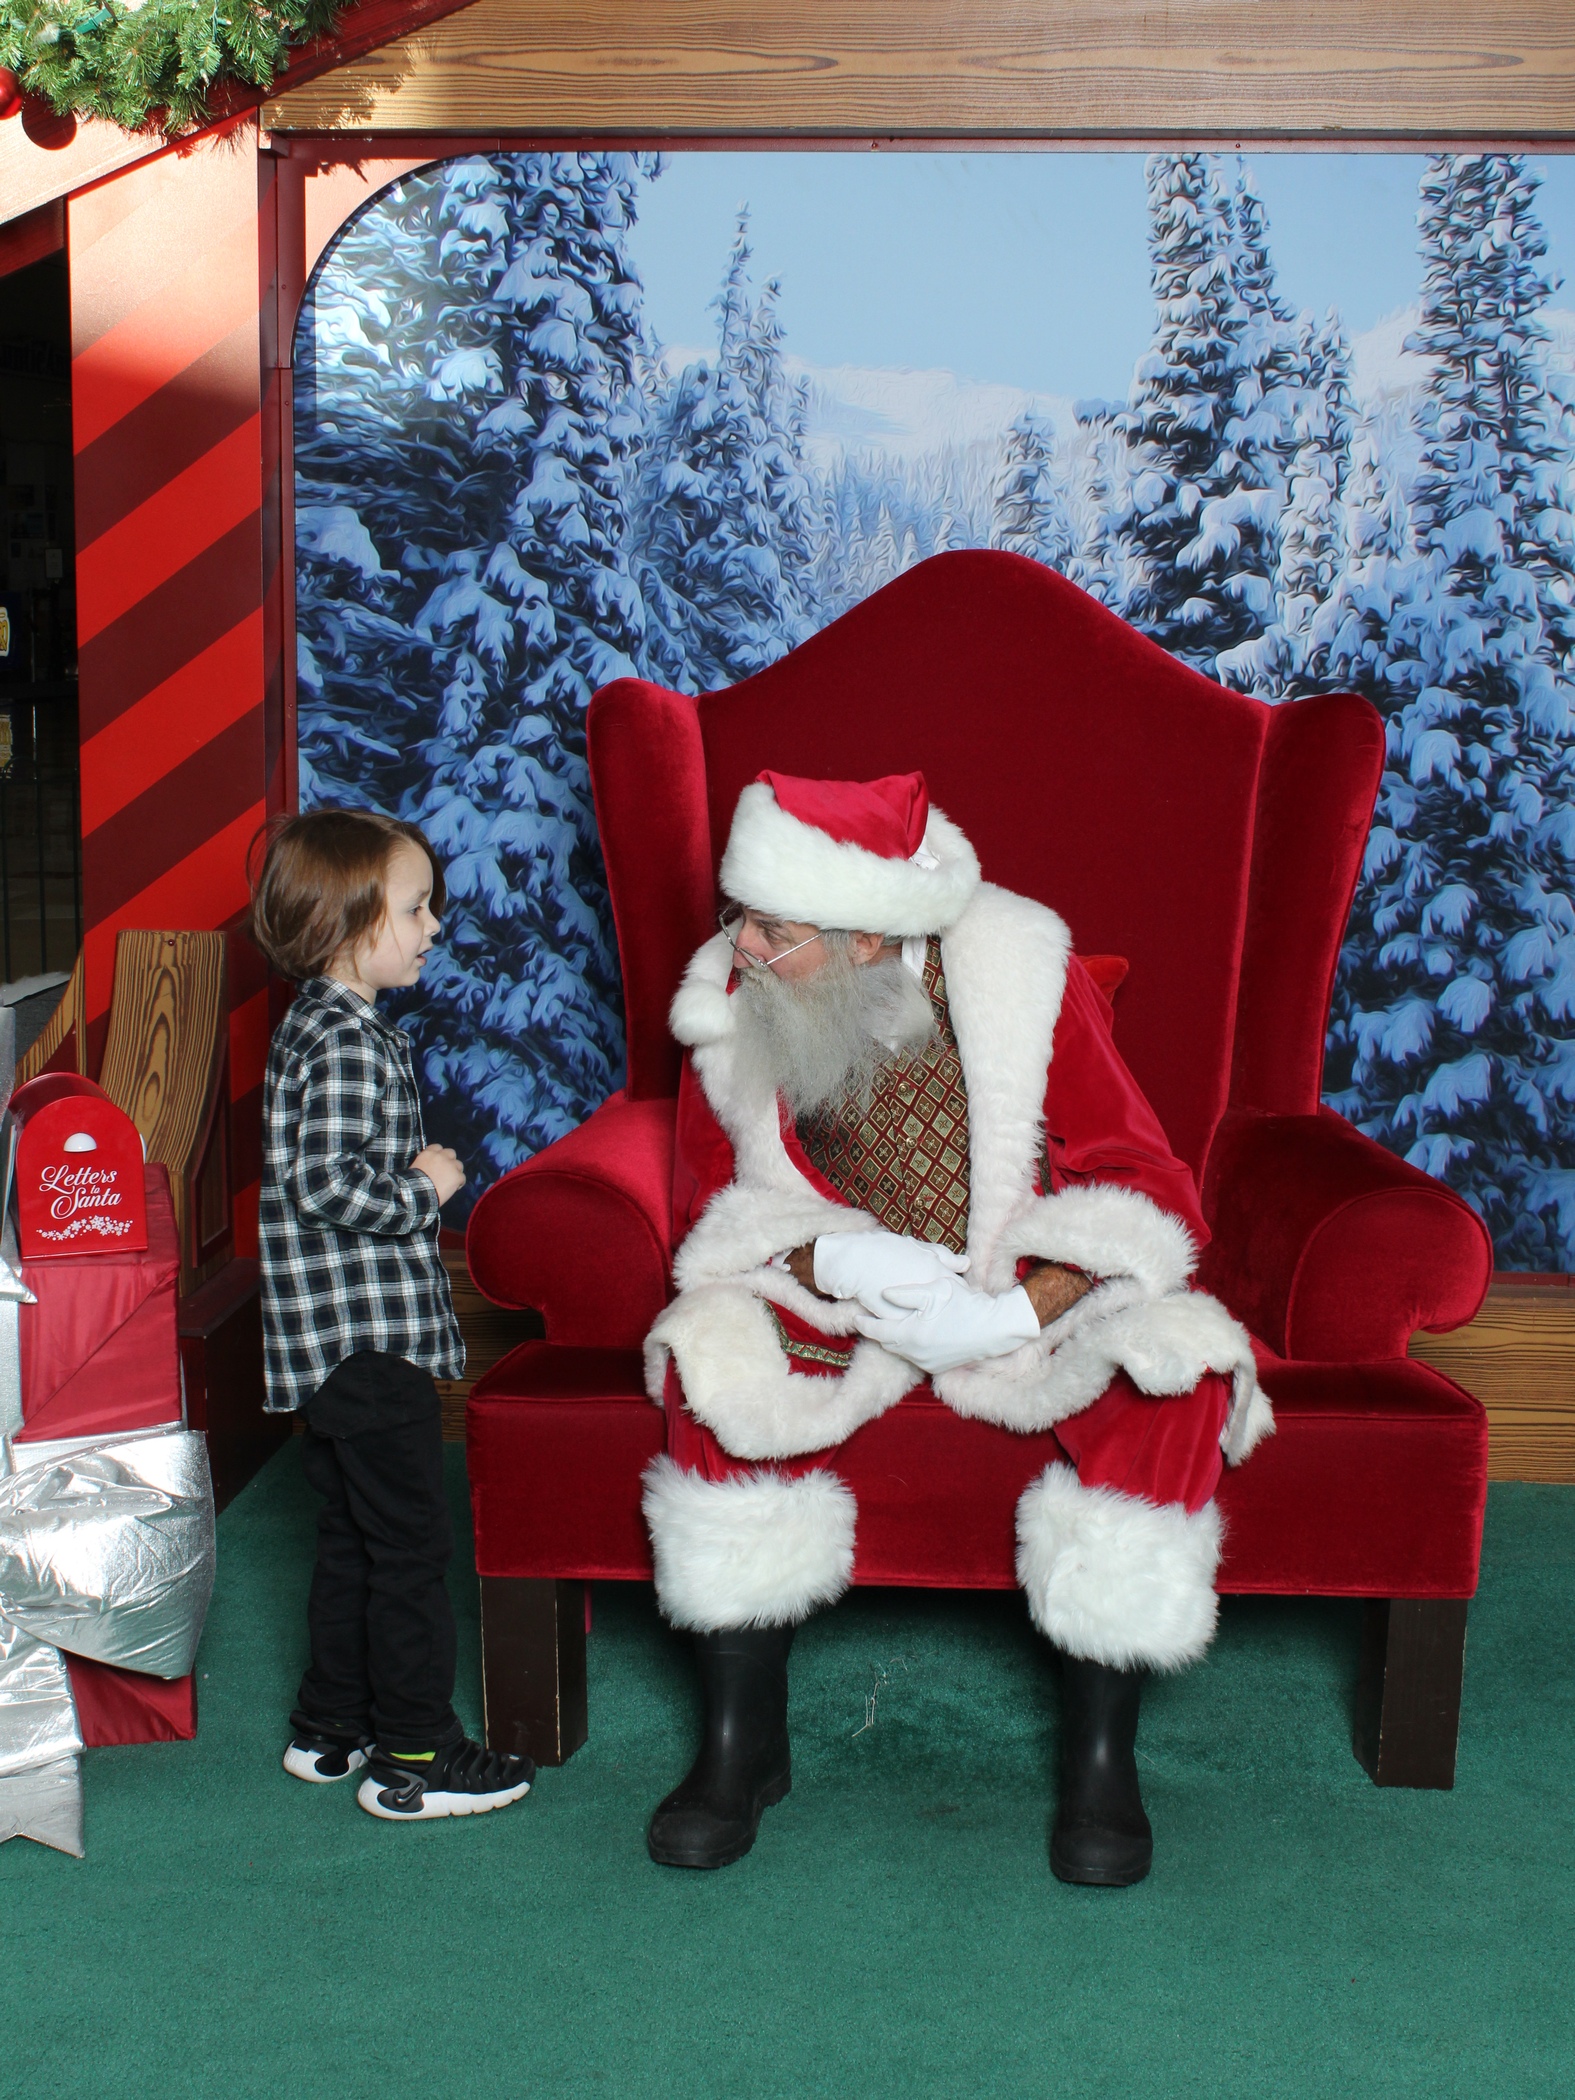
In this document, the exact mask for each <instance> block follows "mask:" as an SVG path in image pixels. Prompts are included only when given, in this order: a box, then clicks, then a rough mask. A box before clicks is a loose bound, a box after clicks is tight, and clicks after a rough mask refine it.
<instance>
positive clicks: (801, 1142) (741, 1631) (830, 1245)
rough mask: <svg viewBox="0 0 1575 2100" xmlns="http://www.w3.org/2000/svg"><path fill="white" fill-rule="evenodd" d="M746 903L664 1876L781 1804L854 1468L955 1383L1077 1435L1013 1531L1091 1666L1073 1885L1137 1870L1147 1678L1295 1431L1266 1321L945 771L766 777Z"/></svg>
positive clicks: (1067, 1786) (1064, 1846) (1047, 1605)
mask: <svg viewBox="0 0 1575 2100" xmlns="http://www.w3.org/2000/svg"><path fill="white" fill-rule="evenodd" d="M721 883H722V890H723V892H724V895H725V896H726V897H727V898H728V899H729V900H730V902H729V904H728V906H727V908H726V909H725V910H724V911H723V913H722V916H721V928H720V931H719V932H718V933H717V935H716V936H715V937H714V938H713V939H712V940H709V941H707V942H706V944H705V946H704V947H702V948H701V949H700V951H699V953H698V954H697V955H696V956H695V957H694V959H693V961H692V962H691V964H690V966H689V969H688V971H687V973H686V975H685V978H684V982H683V984H682V986H681V988H680V989H679V992H678V994H677V997H676V998H675V999H674V1001H673V1006H672V1026H673V1031H674V1033H675V1034H676V1036H677V1037H678V1039H679V1041H680V1042H682V1043H683V1044H684V1045H685V1046H686V1048H687V1050H688V1056H687V1058H686V1060H685V1067H684V1075H683V1081H682V1085H681V1089H680V1095H679V1111H678V1165H677V1175H676V1195H677V1204H676V1210H677V1216H676V1230H677V1231H678V1233H679V1234H680V1236H681V1244H680V1246H679V1249H678V1253H677V1257H676V1260H675V1263H674V1277H675V1281H676V1283H677V1285H678V1295H677V1297H676V1298H675V1299H674V1300H673V1302H672V1303H671V1304H670V1305H669V1306H668V1307H667V1309H666V1310H665V1311H664V1312H663V1313H662V1315H661V1317H660V1318H659V1319H658V1320H657V1322H656V1324H655V1326H654V1327H653V1328H652V1330H651V1333H650V1336H649V1338H648V1341H647V1344H646V1366H647V1377H648V1382H649V1387H650V1391H651V1395H652V1398H653V1399H656V1400H658V1401H660V1402H661V1404H662V1405H663V1406H664V1407H665V1409H666V1414H667V1450H666V1453H665V1455H664V1456H663V1457H661V1458H659V1459H657V1460H656V1462H655V1463H654V1464H653V1465H652V1467H651V1468H650V1470H649V1472H648V1474H647V1476H646V1482H645V1500H644V1507H645V1516H646V1522H647V1524H648V1525H649V1527H650V1534H651V1543H652V1550H653V1556H654V1560H655V1566H656V1589H657V1596H658V1599H659V1601H660V1603H661V1607H662V1609H663V1611H664V1612H665V1614H666V1615H667V1617H668V1618H669V1619H670V1620H671V1621H672V1623H673V1624H674V1625H675V1626H678V1627H681V1628H685V1629H687V1630H688V1631H690V1632H691V1633H692V1634H693V1635H694V1640H695V1653H696V1658H697V1661H698V1665H699V1673H700V1682H701V1688H702V1692H703V1697H704V1713H705V1720H704V1734H703V1740H702V1743H701V1748H700V1752H699V1755H698V1757H697V1759H696V1761H695V1764H694V1766H693V1769H692V1770H691V1771H690V1773H689V1774H688V1776H687V1778H685V1779H684V1780H683V1781H682V1783H681V1784H680V1785H679V1786H678V1787H677V1788H675V1789H674V1791H673V1792H672V1793H671V1794H669V1795H668V1796H667V1798H666V1800H664V1801H663V1802H662V1803H661V1805H660V1806H659V1807H658V1808H657V1810H656V1813H655V1815H654V1817H653V1818H652V1821H651V1826H650V1832H649V1845H650V1851H651V1856H652V1858H653V1859H655V1860H657V1861H659V1862H661V1863H662V1864H664V1865H668V1866H687V1867H720V1866H725V1865H727V1864H728V1863H729V1862H731V1861H733V1860H736V1859H739V1858H741V1857H742V1856H743V1854H744V1853H745V1852H747V1851H748V1850H749V1848H750V1846H751V1845H752V1844H753V1843H754V1840H755V1835H756V1832H757V1829H758V1827H759V1823H760V1818H761V1814H762V1812H763V1811H764V1810H765V1809H766V1808H767V1807H769V1806H770V1805H771V1804H772V1803H773V1802H776V1801H779V1800H781V1798H782V1797H783V1795H784V1794H786V1792H787V1791H788V1788H789V1785H790V1761H789V1745H788V1725H787V1721H788V1676H787V1663H788V1650H789V1647H790V1645H791V1643H792V1639H793V1631H794V1628H795V1627H796V1626H797V1625H798V1624H799V1623H800V1622H801V1621H802V1620H803V1619H805V1618H806V1617H808V1615H809V1614H810V1613H811V1612H813V1611H815V1610H817V1609H819V1608H820V1607H822V1606H824V1605H828V1604H831V1603H833V1602H834V1601H835V1600H836V1599H837V1598H838V1597H839V1596H840V1595H841V1594H842V1592H843V1591H844V1590H845V1589H846V1588H847V1587H848V1584H849V1582H850V1581H851V1579H852V1574H853V1567H854V1555H855V1542H856V1537H857V1529H858V1510H857V1507H856V1506H855V1501H854V1497H853V1495H852V1493H851V1492H850V1490H849V1488H848V1487H847V1485H846V1483H845V1482H844V1481H843V1480H842V1479H841V1478H839V1476H838V1471H837V1447H838V1445H840V1444H841V1443H842V1442H843V1441H844V1440H845V1439H846V1438H847V1437H849V1436H851V1435H852V1434H853V1432H854V1431H855V1430H856V1429H858V1428H859V1426H860V1425H861V1424H862V1423H865V1422H868V1421H869V1420H871V1419H872V1418H873V1417H874V1416H876V1415H878V1414H881V1413H883V1412H884V1411H885V1410H886V1409H887V1408H890V1407H894V1406H896V1405H897V1403H898V1402H899V1401H900V1400H901V1399H902V1398H903V1396H904V1395H905V1394H907V1393H909V1392H911V1391H912V1390H913V1389H914V1388H915V1387H916V1386H917V1385H919V1384H920V1382H921V1381H922V1380H924V1379H926V1378H928V1379H929V1380H930V1382H931V1385H932V1386H933V1388H934V1390H935V1392H936V1393H937V1394H938V1395H939V1397H940V1398H941V1399H942V1400H943V1401H944V1402H945V1403H946V1404H947V1405H948V1406H949V1407H951V1408H954V1409H955V1410H956V1411H957V1412H958V1413H959V1414H964V1415H978V1416H981V1417H983V1418H984V1419H985V1420H987V1421H991V1422H997V1423H1000V1424H1003V1425H1004V1426H1005V1427H1007V1428H1009V1429H1015V1430H1023V1431H1030V1430H1039V1431H1042V1430H1045V1429H1049V1428H1052V1427H1053V1429H1054V1433H1055V1436H1056V1440H1057V1442H1058V1443H1059V1445H1060V1447H1061V1450H1062V1452H1063V1453H1064V1461H1063V1462H1059V1463H1056V1464H1054V1465H1051V1466H1048V1467H1047V1468H1046V1469H1045V1471H1044V1473H1043V1474H1042V1475H1041V1476H1040V1477H1039V1478H1038V1479H1037V1480H1035V1481H1034V1482H1033V1484H1032V1485H1031V1486H1030V1487H1029V1488H1028V1490H1027V1491H1026V1493H1025V1494H1024V1495H1023V1496H1022V1499H1021V1501H1020V1502H1019V1504H1018V1509H1017V1569H1018V1575H1019V1578H1020V1580H1021V1582H1022V1585H1023V1588H1024V1590H1025V1591H1026V1593H1027V1597H1028V1607H1029V1610H1030V1612H1031V1614H1032V1616H1033V1619H1034V1622H1035V1624H1036V1625H1037V1626H1038V1627H1039V1628H1040V1630H1041V1631H1042V1632H1043V1633H1044V1634H1046V1635H1047V1636H1048V1638H1049V1639H1050V1640H1051V1641H1052V1642H1053V1643H1054V1644H1055V1646H1056V1647H1057V1648H1058V1649H1059V1650H1060V1653H1061V1658H1062V1699H1061V1779H1060V1795H1059V1801H1058V1806H1057V1813H1056V1819H1055V1825H1054V1832H1053V1836H1052V1840H1051V1854H1050V1856H1051V1865H1052V1867H1053V1869H1054V1871H1055V1872H1056V1874H1058V1875H1059V1876H1060V1877H1061V1878H1062V1879H1063V1880H1066V1881H1077V1882H1088V1883H1095V1884H1101V1885H1105V1886H1122V1885H1125V1884H1128V1883H1131V1882H1135V1881H1138V1880H1141V1879H1142V1877H1143V1876H1144V1874H1146V1873H1147V1872H1148V1868H1149V1863H1150V1859H1151V1856H1152V1849H1153V1842H1152V1837H1151V1834H1150V1829H1149V1822H1148V1818H1147V1815H1146V1814H1145V1812H1144V1808H1143V1802H1142V1797H1141V1794H1140V1792H1139V1788H1138V1775H1137V1763H1136V1755H1135V1746H1136V1738H1137V1727H1138V1709H1139V1698H1140V1693H1141V1689H1142V1684H1143V1680H1144V1676H1145V1673H1146V1672H1148V1671H1150V1670H1177V1669H1180V1668H1181V1667H1183V1666H1184V1665H1185V1664H1187V1663H1190V1662H1192V1661H1194V1660H1195V1659H1196V1658H1197V1657H1198V1656H1199V1655H1201V1654H1202V1653H1203V1651H1204V1649H1205V1648H1206V1647H1207V1645H1208V1642H1209V1639H1210V1636H1211V1634H1212V1632H1213V1628H1214V1620H1215V1610H1216V1603H1215V1594H1214V1574H1215V1568H1216V1564H1217V1562H1218V1559H1219V1551H1220V1520H1219V1515H1218V1512H1217V1511H1216V1509H1215V1506H1214V1492H1215V1487H1216V1485H1217V1483H1218V1480H1219V1475H1220V1467H1221V1464H1222V1463H1223V1462H1225V1461H1227V1460H1228V1461H1231V1462H1235V1461H1238V1460H1240V1459H1242V1458H1244V1457H1245V1456H1246V1454H1247V1452H1248V1451H1249V1450H1250V1449H1251V1448H1252V1445H1253V1444H1254V1443H1255V1442H1256V1441H1257V1439H1258V1438H1259V1437H1260V1436H1262V1435H1263V1434H1264V1433H1265V1432H1266V1431H1267V1430H1268V1429H1270V1428H1271V1427H1272V1418H1271V1416H1270V1413H1269V1409H1268V1405H1267V1403H1266V1401H1265V1400H1264V1398H1263V1396H1262V1394H1261V1393H1260V1392H1259V1390H1258V1387H1257V1384H1256V1382H1255V1379H1254V1376H1253V1359H1252V1350H1251V1347H1250V1344H1249V1342H1248V1338H1247V1335H1246V1333H1245V1331H1244V1330H1243V1329H1242V1328H1241V1327H1240V1326H1239V1325H1238V1324H1237V1323H1236V1321H1235V1320H1233V1319H1232V1318H1231V1317H1230V1315H1229V1314H1228V1313H1227V1312H1226V1311H1225V1310H1224V1309H1223V1307H1221V1306H1220V1305H1219V1304H1217V1303H1216V1302H1215V1301H1214V1300H1213V1299H1211V1298H1208V1297H1205V1296H1204V1295H1203V1294H1202V1293H1200V1292H1197V1291H1194V1290H1192V1289H1191V1288H1190V1284H1189V1279H1190V1277H1191V1274H1192V1270H1193V1266H1194V1264H1195V1262H1196V1260H1197V1256H1198V1251H1199V1249H1200V1247H1201V1246H1202V1245H1203V1244H1204V1243H1205V1241H1206V1239H1207V1231H1206V1228H1205V1226H1204V1223H1203V1219H1202V1217H1201V1215H1200V1211H1199V1204H1198V1195H1197V1190H1196V1187H1195V1185H1194V1183H1193V1179H1192V1176H1191V1174H1190V1173H1189V1171H1188V1169H1187V1168H1186V1167H1185V1166H1184V1165H1183V1164H1182V1163H1181V1162H1180V1161H1179V1160H1178V1159H1177V1158H1176V1157H1175V1155H1174V1154H1173V1153H1172V1152H1171V1150H1170V1147H1169V1145H1168V1143H1167V1142H1166V1139H1165V1134H1164V1132H1163V1131H1162V1130H1161V1128H1160V1126H1159V1123H1158V1121H1157V1120H1156V1118H1155V1116H1154V1113H1153V1111H1152V1110H1151V1109H1150V1108H1149V1106H1148V1104H1147V1102H1146V1101H1145V1100H1144V1098H1143V1095H1142V1094H1141V1092H1140V1091H1139V1089H1138V1087H1137V1085H1136V1083H1135V1082H1134V1081H1133V1079H1132V1076H1131V1074H1130V1073H1129V1072H1128V1071H1127V1069H1126V1067H1125V1065H1124V1064H1123V1063H1122V1061H1121V1057H1120V1055H1119V1053H1118V1052H1117V1050H1116V1047H1115V1044H1114V1042H1113V1040H1112V1036H1111V1019H1112V1016H1111V1010H1110V1008H1109V1005H1108V1004H1107V1002H1106V1000H1105V999H1104V997H1103V996H1102V994H1101V993H1100V991H1099V990H1098V989H1097V988H1096V986H1095V984H1094V982H1093V980H1092V978H1091V977H1090V976H1089V974H1088V972H1087V971H1086V970H1085V969H1084V967H1083V965H1082V964H1081V963H1080V962H1079V961H1078V959H1077V958H1076V956H1074V954H1073V953H1072V942H1071V936H1070V934H1069V933H1068V931H1067V928H1066V927H1065V925H1064V924H1063V923H1062V921H1061V920H1060V919H1058V918H1057V917H1056V915H1055V913H1054V912H1053V911H1049V910H1047V909H1046V908H1045V906H1043V905H1042V904H1036V903H1034V902H1032V901H1031V900H1030V899H1028V898H1026V897H1020V896H1016V895H1014V894H1013V893H1011V892H1010V891H1007V890H1001V889H997V888H994V887H993V886H992V885H990V884H989V883H986V882H983V881H981V879H980V874H979V863H978V859H977V857H976V856H975V854H974V851H973V848H972V847H971V846H970V845H969V843H968V841H967V839H966V838H965V837H964V836H963V834H962V832H961V831H960V830H959V829H958V828H957V826H956V825H955V824H953V823H951V822H950V821H949V820H948V819H947V818H946V817H945V816H943V815H942V813H941V812H940V810H938V809H936V808H933V807H932V806H931V804H930V800H929V795H928V791H927V788H926V784H925V781H924V779H923V776H922V775H920V774H917V773H910V774H903V775H897V776H893V777H890V778H887V779H883V780H870V781H826V780H805V779H796V778H791V777H788V776H786V775H783V774H780V773H769V772H768V773H762V774H761V775H760V776H759V778H758V779H757V780H755V781H754V782H753V783H751V785H750V786H748V787H746V788H745V790H744V792H743V794H742V795H741V796H740V798H739V802H738V808H737V812H736V814H735V816H734V820H733V827H732V832H731V836H730V838H729V840H728V846H727V851H726V854H725V856H724V858H723V861H722V871H721Z"/></svg>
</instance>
